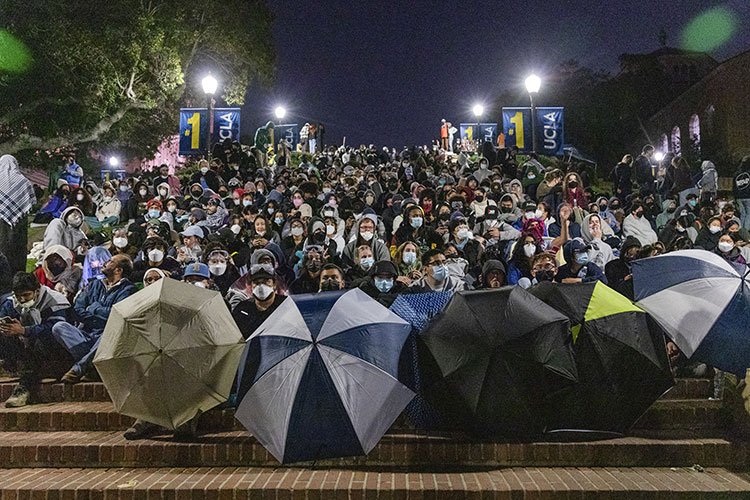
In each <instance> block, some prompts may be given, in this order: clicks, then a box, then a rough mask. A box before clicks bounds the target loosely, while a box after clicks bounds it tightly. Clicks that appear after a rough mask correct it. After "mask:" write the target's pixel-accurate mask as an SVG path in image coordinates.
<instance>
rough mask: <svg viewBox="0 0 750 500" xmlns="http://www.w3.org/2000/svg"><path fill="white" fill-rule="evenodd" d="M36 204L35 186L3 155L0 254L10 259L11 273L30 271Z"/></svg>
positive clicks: (0, 196)
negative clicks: (29, 244)
mask: <svg viewBox="0 0 750 500" xmlns="http://www.w3.org/2000/svg"><path fill="white" fill-rule="evenodd" d="M34 203H36V196H35V195H34V187H33V186H32V185H31V182H29V180H28V179H27V178H26V177H24V175H23V174H22V173H21V170H20V169H19V168H18V160H16V159H15V157H13V156H11V155H3V156H0V253H2V254H4V255H5V256H6V257H7V259H8V264H9V266H10V274H11V275H14V274H15V273H17V272H18V271H25V270H26V240H27V239H28V227H29V226H28V224H27V223H26V218H25V217H26V214H28V213H29V212H30V211H31V207H32V206H33V205H34Z"/></svg>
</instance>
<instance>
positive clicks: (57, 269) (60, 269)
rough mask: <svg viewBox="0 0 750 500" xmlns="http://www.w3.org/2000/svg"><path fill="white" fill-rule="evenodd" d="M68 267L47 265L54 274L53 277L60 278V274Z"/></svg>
mask: <svg viewBox="0 0 750 500" xmlns="http://www.w3.org/2000/svg"><path fill="white" fill-rule="evenodd" d="M67 268H68V266H67V265H65V264H64V263H63V264H47V269H49V272H50V274H52V276H53V277H55V276H59V275H60V274H62V273H63V271H65V269H67Z"/></svg>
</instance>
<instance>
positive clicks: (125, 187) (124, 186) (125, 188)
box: [120, 184, 128, 193]
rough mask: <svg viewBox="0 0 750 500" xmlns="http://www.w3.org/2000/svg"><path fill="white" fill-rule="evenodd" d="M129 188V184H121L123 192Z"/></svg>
mask: <svg viewBox="0 0 750 500" xmlns="http://www.w3.org/2000/svg"><path fill="white" fill-rule="evenodd" d="M127 190H128V186H127V185H125V184H123V185H122V186H120V191H122V192H123V193H124V192H126V191H127Z"/></svg>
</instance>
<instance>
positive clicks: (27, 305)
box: [18, 299, 36, 309]
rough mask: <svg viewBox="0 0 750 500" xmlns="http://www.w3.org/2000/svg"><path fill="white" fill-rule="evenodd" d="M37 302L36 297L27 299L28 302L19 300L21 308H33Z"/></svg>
mask: <svg viewBox="0 0 750 500" xmlns="http://www.w3.org/2000/svg"><path fill="white" fill-rule="evenodd" d="M34 304H36V299H31V300H27V301H26V302H19V303H18V305H19V306H20V307H21V309H31V308H32V307H34Z"/></svg>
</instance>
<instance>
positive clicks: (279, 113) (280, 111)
mask: <svg viewBox="0 0 750 500" xmlns="http://www.w3.org/2000/svg"><path fill="white" fill-rule="evenodd" d="M273 114H274V115H276V118H277V119H279V120H283V119H284V117H285V116H286V109H285V108H284V106H276V109H274V110H273Z"/></svg>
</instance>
